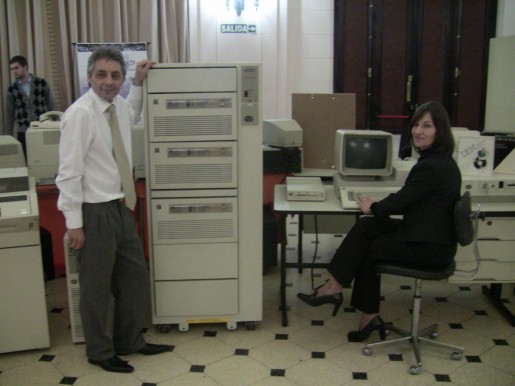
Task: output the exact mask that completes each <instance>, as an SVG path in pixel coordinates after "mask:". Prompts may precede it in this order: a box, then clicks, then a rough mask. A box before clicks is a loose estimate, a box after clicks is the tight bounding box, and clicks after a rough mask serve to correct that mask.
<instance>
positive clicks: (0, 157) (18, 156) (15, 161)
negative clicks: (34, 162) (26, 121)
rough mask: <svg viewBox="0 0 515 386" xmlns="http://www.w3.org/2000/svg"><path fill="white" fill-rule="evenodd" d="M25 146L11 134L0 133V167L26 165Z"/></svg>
mask: <svg viewBox="0 0 515 386" xmlns="http://www.w3.org/2000/svg"><path fill="white" fill-rule="evenodd" d="M26 166H27V163H26V162H25V156H24V154H23V147H22V146H21V143H20V141H18V140H17V139H16V138H14V137H13V136H11V135H0V168H17V167H26Z"/></svg>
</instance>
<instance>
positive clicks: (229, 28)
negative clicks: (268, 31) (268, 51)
mask: <svg viewBox="0 0 515 386" xmlns="http://www.w3.org/2000/svg"><path fill="white" fill-rule="evenodd" d="M256 30H257V28H256V25H255V24H221V25H220V32H221V33H223V34H247V33H255V32H256Z"/></svg>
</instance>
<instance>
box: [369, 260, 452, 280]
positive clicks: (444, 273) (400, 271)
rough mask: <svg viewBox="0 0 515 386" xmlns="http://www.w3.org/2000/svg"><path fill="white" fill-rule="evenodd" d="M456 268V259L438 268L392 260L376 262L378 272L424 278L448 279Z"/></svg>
mask: <svg viewBox="0 0 515 386" xmlns="http://www.w3.org/2000/svg"><path fill="white" fill-rule="evenodd" d="M455 268H456V263H455V262H454V260H453V261H452V263H450V264H449V265H447V266H445V267H438V268H420V267H414V266H409V265H406V264H401V263H394V262H390V261H380V262H378V263H377V264H376V272H377V273H389V274H392V275H398V276H406V277H413V278H416V279H423V280H442V279H447V278H448V277H449V276H451V275H452V274H453V273H454V270H455Z"/></svg>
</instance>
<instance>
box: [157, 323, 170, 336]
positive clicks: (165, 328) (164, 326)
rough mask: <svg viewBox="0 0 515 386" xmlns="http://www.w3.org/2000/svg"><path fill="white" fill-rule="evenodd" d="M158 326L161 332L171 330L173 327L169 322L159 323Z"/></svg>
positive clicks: (164, 332)
mask: <svg viewBox="0 0 515 386" xmlns="http://www.w3.org/2000/svg"><path fill="white" fill-rule="evenodd" d="M156 328H157V331H159V332H160V333H162V334H166V333H167V332H170V330H171V329H172V326H171V325H169V324H158V325H157V326H156Z"/></svg>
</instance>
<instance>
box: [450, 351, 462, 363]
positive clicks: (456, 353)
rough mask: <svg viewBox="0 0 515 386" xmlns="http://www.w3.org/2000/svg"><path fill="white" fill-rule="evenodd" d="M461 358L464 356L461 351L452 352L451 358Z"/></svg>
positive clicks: (456, 359)
mask: <svg viewBox="0 0 515 386" xmlns="http://www.w3.org/2000/svg"><path fill="white" fill-rule="evenodd" d="M461 358H463V353H462V352H459V351H455V352H453V353H452V354H451V359H453V360H455V361H459V360H460V359H461Z"/></svg>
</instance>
